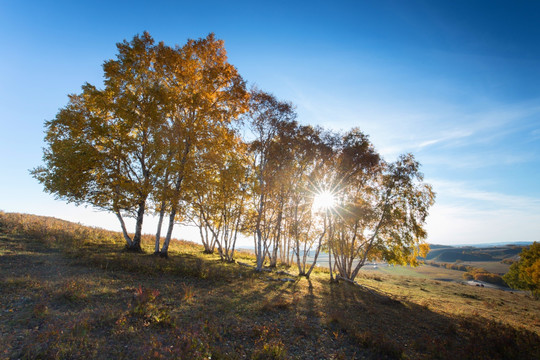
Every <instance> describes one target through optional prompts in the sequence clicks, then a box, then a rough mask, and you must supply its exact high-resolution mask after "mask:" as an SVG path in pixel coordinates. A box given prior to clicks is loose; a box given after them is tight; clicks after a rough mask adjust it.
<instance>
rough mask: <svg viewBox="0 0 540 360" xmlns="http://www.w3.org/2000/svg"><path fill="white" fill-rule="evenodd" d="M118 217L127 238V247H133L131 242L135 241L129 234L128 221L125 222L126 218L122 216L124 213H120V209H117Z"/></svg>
mask: <svg viewBox="0 0 540 360" xmlns="http://www.w3.org/2000/svg"><path fill="white" fill-rule="evenodd" d="M116 217H117V218H118V220H119V221H120V226H121V227H122V234H123V235H124V240H126V243H127V247H128V248H129V247H131V244H132V243H133V241H132V240H131V238H130V237H129V234H128V232H127V230H126V223H125V222H124V219H123V218H122V215H121V214H120V210H116Z"/></svg>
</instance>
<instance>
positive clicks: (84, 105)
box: [32, 33, 164, 251]
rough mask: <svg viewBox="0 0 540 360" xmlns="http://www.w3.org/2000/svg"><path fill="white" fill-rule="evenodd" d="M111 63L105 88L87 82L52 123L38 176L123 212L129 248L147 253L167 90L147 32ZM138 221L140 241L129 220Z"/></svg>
mask: <svg viewBox="0 0 540 360" xmlns="http://www.w3.org/2000/svg"><path fill="white" fill-rule="evenodd" d="M117 48H118V55H117V58H116V59H115V60H109V61H106V62H105V64H104V65H103V70H104V77H105V81H104V85H105V87H104V89H103V90H99V89H98V88H96V87H95V86H93V85H90V84H85V85H84V86H83V92H82V93H81V94H79V95H70V101H69V103H68V105H67V106H66V107H65V108H63V109H61V110H60V112H59V113H58V114H57V116H56V118H55V119H53V120H51V121H48V122H46V124H45V126H46V137H45V142H46V144H47V147H46V148H45V151H44V157H43V160H44V162H45V165H44V166H40V167H38V168H36V169H34V170H33V171H32V174H33V176H34V177H36V178H37V179H38V181H40V182H41V183H42V184H43V185H44V186H45V190H46V191H48V192H50V193H53V194H55V195H57V196H58V197H59V198H61V199H64V200H67V201H68V202H74V203H76V204H90V205H92V206H94V207H96V208H99V209H103V210H106V211H110V212H113V213H115V214H116V216H117V218H118V219H119V221H120V224H121V228H122V232H123V234H124V238H125V240H126V243H127V246H128V248H129V249H130V250H134V251H140V250H141V243H140V242H141V234H142V225H143V218H144V214H145V211H146V206H147V200H148V197H149V195H150V193H151V192H152V190H153V188H154V186H155V184H156V182H157V181H158V179H159V170H158V167H157V164H158V160H159V159H160V157H161V156H162V155H161V152H162V151H163V146H162V144H161V140H160V139H161V138H162V131H163V119H164V114H163V112H162V109H163V103H162V100H163V98H162V95H163V92H162V86H161V80H160V79H159V77H157V76H155V75H156V74H155V71H154V66H155V63H156V52H155V46H154V40H153V39H152V38H151V37H150V35H149V34H148V33H144V34H143V35H142V36H135V37H134V38H133V40H132V41H130V42H127V41H124V42H122V43H119V44H117ZM125 215H128V216H131V217H134V218H135V219H136V224H135V231H134V235H133V238H131V236H130V235H129V234H128V231H127V229H126V226H125V222H124V219H123V216H125Z"/></svg>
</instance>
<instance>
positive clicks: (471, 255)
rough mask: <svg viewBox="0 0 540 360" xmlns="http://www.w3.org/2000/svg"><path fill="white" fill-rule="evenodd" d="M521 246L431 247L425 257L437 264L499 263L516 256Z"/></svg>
mask: <svg viewBox="0 0 540 360" xmlns="http://www.w3.org/2000/svg"><path fill="white" fill-rule="evenodd" d="M522 249H523V246H518V245H505V246H493V247H483V248H478V247H470V246H465V247H453V246H441V245H432V246H431V250H430V252H429V253H428V254H427V256H426V258H425V259H426V260H431V261H439V262H456V261H462V262H478V261H482V262H486V261H487V262H489V261H495V262H500V261H502V260H504V259H511V258H514V257H515V256H516V255H518V254H519V253H520V252H521V250H522Z"/></svg>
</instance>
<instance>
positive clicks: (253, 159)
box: [32, 33, 434, 281]
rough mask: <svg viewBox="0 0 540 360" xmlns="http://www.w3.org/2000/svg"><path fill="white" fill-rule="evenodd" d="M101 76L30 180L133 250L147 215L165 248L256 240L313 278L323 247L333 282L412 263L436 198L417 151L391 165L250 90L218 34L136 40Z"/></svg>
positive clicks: (68, 114)
mask: <svg viewBox="0 0 540 360" xmlns="http://www.w3.org/2000/svg"><path fill="white" fill-rule="evenodd" d="M103 69H104V75H105V82H104V88H103V89H99V88H97V87H95V86H92V85H90V84H85V85H84V86H83V88H82V92H81V93H80V94H76V95H70V99H69V103H68V105H66V106H65V107H64V108H63V109H61V110H60V111H59V113H58V114H57V116H56V118H55V119H53V120H50V121H47V122H46V124H45V127H46V137H45V142H46V145H47V146H46V148H45V150H44V156H43V160H44V165H42V166H39V167H37V168H36V169H34V170H33V171H32V174H33V176H34V177H35V178H36V179H38V181H40V182H41V183H42V184H43V185H44V187H45V190H46V191H47V192H49V193H51V194H54V195H55V196H57V197H59V198H61V199H63V200H66V201H68V202H74V203H76V204H89V205H91V206H94V207H96V208H99V209H103V210H106V211H110V212H112V213H114V214H116V216H117V217H118V219H119V221H120V225H121V229H122V231H123V233H124V237H125V239H126V244H127V246H128V247H129V248H131V249H133V250H140V249H141V246H140V238H141V233H142V226H143V218H144V216H145V215H147V214H148V213H150V214H153V215H157V216H158V217H159V225H158V228H157V229H156V244H155V251H156V253H157V254H161V255H163V256H167V249H168V244H169V241H170V239H171V234H172V230H173V227H174V225H175V224H176V223H190V224H194V225H196V226H197V227H198V228H199V230H200V234H201V241H202V242H203V244H204V245H205V249H206V251H207V252H212V251H215V250H216V249H217V251H218V252H219V254H220V256H221V258H222V259H223V260H226V261H234V251H235V246H236V240H237V238H238V236H239V235H241V236H248V237H252V238H253V241H254V248H255V253H256V258H257V263H256V268H257V269H258V270H261V269H262V268H263V266H265V265H268V266H276V265H277V264H278V262H281V263H283V264H285V265H293V264H295V265H296V266H297V268H298V272H299V274H300V275H304V276H307V277H309V275H310V273H311V271H312V270H313V267H314V266H315V264H316V263H317V259H318V256H319V254H320V253H321V251H325V252H326V253H328V255H329V264H328V266H329V267H330V269H331V271H330V274H331V277H332V279H334V278H336V279H338V278H342V279H346V280H349V281H352V280H354V278H355V277H356V275H357V274H358V270H359V269H360V268H361V267H362V266H363V264H364V263H365V262H366V261H367V260H369V259H382V260H385V261H389V262H392V263H400V264H405V263H409V264H413V265H414V264H415V263H416V257H417V256H418V255H419V254H422V253H424V252H425V251H426V250H427V245H426V244H425V239H426V236H427V234H426V231H425V221H426V217H427V215H428V210H429V208H430V206H431V205H432V204H433V202H434V193H433V191H432V189H431V186H430V185H428V184H425V183H424V182H423V177H422V174H421V172H420V170H419V168H420V164H419V163H418V162H417V161H416V160H415V159H414V157H413V156H412V155H411V154H407V155H402V156H401V157H399V159H398V160H397V161H395V162H393V163H392V162H390V163H389V162H386V161H385V160H384V159H382V157H381V156H380V155H379V154H378V153H377V151H376V150H375V149H374V147H373V145H372V144H371V142H370V141H369V138H368V136H367V135H365V134H364V133H362V132H361V131H360V130H359V129H352V130H350V131H347V132H343V133H336V132H332V131H328V130H325V129H322V128H320V127H314V126H311V125H303V124H301V123H299V122H298V121H297V114H296V112H295V109H294V106H293V105H292V104H291V103H290V102H287V101H281V100H278V99H277V98H276V97H275V96H274V95H272V94H269V93H267V92H264V91H261V90H259V89H253V90H252V91H251V92H249V91H247V90H246V84H245V81H244V80H243V79H242V77H241V76H240V74H239V73H238V71H237V69H236V68H235V67H234V66H233V65H231V64H229V63H228V61H227V56H226V51H225V47H224V43H223V41H221V40H218V39H216V38H215V36H214V35H213V34H210V35H208V36H207V37H206V38H203V39H199V40H188V41H187V43H186V44H185V45H184V46H176V47H170V46H167V45H165V44H163V43H159V44H155V42H154V39H152V37H151V36H150V35H149V34H148V33H144V34H143V35H142V36H139V35H137V36H135V37H134V38H133V40H131V41H130V42H127V41H124V42H122V43H120V44H118V55H117V58H116V59H115V60H109V61H107V62H105V65H104V67H103ZM242 124H243V125H242ZM240 129H242V131H240ZM244 133H247V135H246V136H245V137H244V136H242V134H244ZM317 184H325V185H324V186H320V185H317ZM125 216H130V217H134V218H135V219H136V227H135V232H134V234H135V235H134V236H133V237H132V236H130V235H129V233H128V231H127V229H126V226H125V224H124V220H123V218H124V217H125ZM167 218H168V224H167V227H166V235H165V241H164V243H163V245H161V240H160V239H161V227H162V225H163V223H164V222H165V219H167Z"/></svg>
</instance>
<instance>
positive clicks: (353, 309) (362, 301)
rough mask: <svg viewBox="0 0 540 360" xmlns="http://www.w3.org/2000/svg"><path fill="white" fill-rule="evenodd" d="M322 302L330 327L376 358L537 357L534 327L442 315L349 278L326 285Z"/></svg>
mask: <svg viewBox="0 0 540 360" xmlns="http://www.w3.org/2000/svg"><path fill="white" fill-rule="evenodd" d="M321 306H322V307H323V309H324V310H323V312H325V313H326V314H327V322H328V324H329V326H330V327H331V328H332V329H333V331H341V332H342V333H343V334H344V335H345V336H346V337H347V338H348V342H349V344H350V346H352V347H353V348H354V347H357V348H360V349H369V350H370V351H371V352H372V353H373V354H374V358H389V359H393V358H404V357H407V358H415V359H422V358H424V359H433V358H439V359H456V358H462V359H537V358H540V337H539V336H538V335H536V334H535V333H533V332H530V331H526V330H517V329H514V328H512V327H510V326H508V325H505V324H502V323H497V322H494V321H491V320H487V319H484V318H470V317H459V316H455V317H449V316H445V315H443V314H440V313H437V312H434V311H431V310H430V309H429V308H428V307H426V306H421V305H418V304H416V303H412V302H408V301H399V300H396V299H393V298H392V297H390V296H388V295H386V294H383V293H378V292H376V291H373V290H368V289H367V288H362V287H358V286H354V285H351V284H346V283H339V284H332V285H330V294H329V296H328V297H326V298H325V299H322V302H321ZM351 350H352V349H351Z"/></svg>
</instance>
